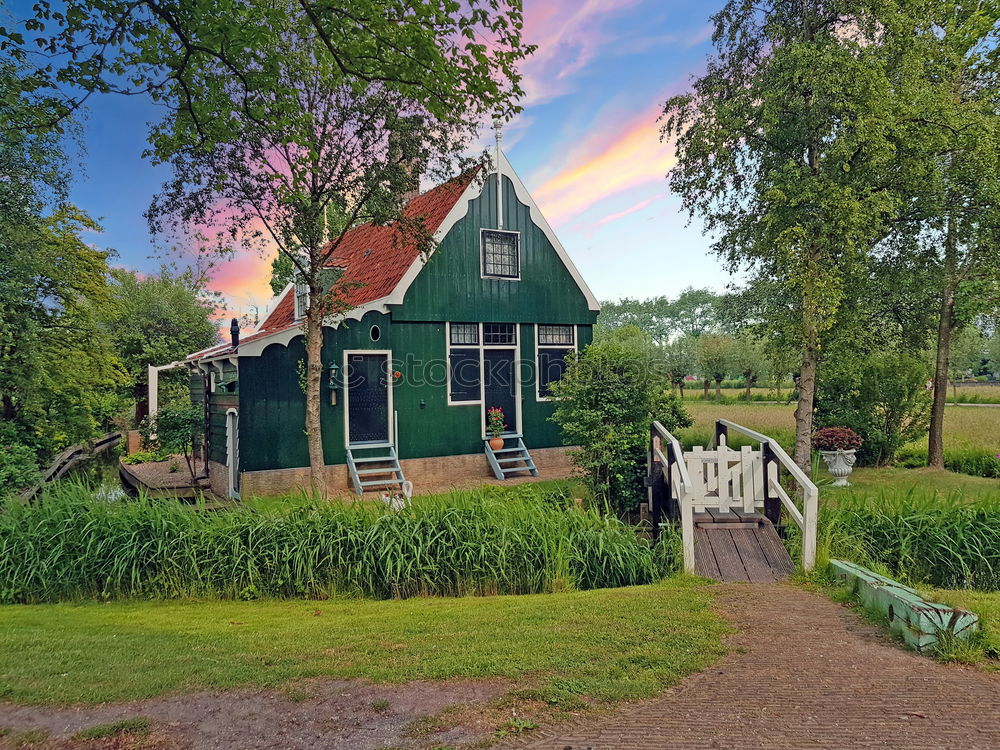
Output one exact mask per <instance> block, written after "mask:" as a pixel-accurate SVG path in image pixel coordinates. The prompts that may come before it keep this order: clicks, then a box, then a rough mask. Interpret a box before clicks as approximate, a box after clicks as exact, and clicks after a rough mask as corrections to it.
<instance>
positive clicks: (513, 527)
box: [0, 483, 676, 603]
mask: <svg viewBox="0 0 1000 750" xmlns="http://www.w3.org/2000/svg"><path fill="white" fill-rule="evenodd" d="M541 494H542V493H539V494H537V495H534V496H532V495H531V494H529V491H527V490H521V491H519V492H518V495H517V499H516V500H511V499H508V498H507V497H506V496H504V495H498V494H497V493H496V492H465V493H455V494H452V495H448V496H442V497H439V498H424V499H420V498H418V499H416V500H414V502H413V505H412V506H411V507H408V508H406V509H404V510H402V511H400V512H394V511H392V510H390V509H389V508H387V507H386V506H384V505H382V504H381V503H364V504H363V503H357V504H351V505H348V504H340V503H327V502H322V503H315V504H313V503H311V502H309V501H308V498H305V497H300V498H298V501H299V504H293V503H292V502H290V501H289V503H288V506H286V507H285V509H283V510H271V511H263V510H258V509H256V508H253V507H249V506H236V507H234V508H231V509H227V510H222V511H216V512H212V513H206V512H203V511H201V510H199V509H198V508H196V507H192V506H190V505H186V504H183V503H181V502H178V501H173V500H157V501H152V500H148V499H145V498H142V497H140V499H139V500H137V501H135V502H108V501H103V500H101V499H98V498H97V497H95V496H94V493H93V492H91V491H89V490H88V488H87V487H86V486H83V485H79V484H73V483H60V485H58V486H54V487H53V488H51V489H50V490H49V491H47V492H46V493H45V495H44V496H43V497H42V498H41V500H40V501H39V502H38V503H36V504H34V505H30V506H23V505H21V504H18V503H14V502H11V503H10V504H9V505H8V506H7V507H6V508H5V509H4V511H5V512H2V513H0V602H6V603H19V602H45V601H58V600H64V599H73V598H80V597H95V598H105V599H106V598H125V597H143V598H145V597H175V596H210V597H229V598H244V599H254V598H261V597H299V596H311V597H317V596H319V597H322V596H329V595H333V594H348V595H364V596H370V597H374V598H379V599H389V598H404V597H410V596H416V595H455V596H459V595H465V594H528V593H541V592H547V591H554V590H565V589H572V588H577V589H591V588H600V587H608V586H629V585H636V584H644V583H650V582H653V581H655V580H658V579H659V578H660V577H662V576H663V575H664V574H665V573H667V572H672V571H673V570H674V569H675V566H676V554H675V552H674V551H673V550H674V548H675V547H676V545H675V544H674V545H673V546H671V537H670V536H669V535H663V536H664V542H663V543H662V544H661V545H658V546H657V547H655V548H654V547H651V546H650V545H649V544H648V543H647V542H645V541H643V540H642V539H640V538H639V537H638V536H637V535H636V533H635V530H634V529H633V528H632V527H631V526H629V525H627V524H625V523H623V522H621V521H619V520H618V519H616V518H614V517H606V516H603V515H601V514H600V513H597V512H595V511H593V510H586V509H576V510H573V511H566V510H563V509H561V508H558V507H556V506H555V505H553V504H551V503H550V502H549V501H548V500H546V499H544V498H543V497H542V496H541Z"/></svg>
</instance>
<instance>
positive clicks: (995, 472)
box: [896, 445, 1000, 479]
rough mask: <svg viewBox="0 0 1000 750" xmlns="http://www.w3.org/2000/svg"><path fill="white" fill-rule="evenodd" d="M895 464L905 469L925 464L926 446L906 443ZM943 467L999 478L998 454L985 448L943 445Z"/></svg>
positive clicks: (977, 475)
mask: <svg viewBox="0 0 1000 750" xmlns="http://www.w3.org/2000/svg"><path fill="white" fill-rule="evenodd" d="M896 465H897V466H902V467H903V468H906V469H919V468H921V467H924V466H926V465H927V448H926V447H923V446H915V445H908V446H906V447H905V448H903V449H902V450H901V451H900V452H899V453H898V454H897V456H896ZM944 467H945V468H946V469H948V470H949V471H956V472H958V473H960V474H968V475H970V476H974V477H986V478H987V479H992V478H1000V454H997V453H994V452H993V451H991V450H987V449H985V448H974V447H971V446H959V447H957V448H949V447H947V446H946V447H945V449H944Z"/></svg>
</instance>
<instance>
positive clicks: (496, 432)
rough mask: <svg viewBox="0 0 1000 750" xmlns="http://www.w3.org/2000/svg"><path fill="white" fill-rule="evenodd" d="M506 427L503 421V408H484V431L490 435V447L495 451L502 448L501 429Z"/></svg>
mask: <svg viewBox="0 0 1000 750" xmlns="http://www.w3.org/2000/svg"><path fill="white" fill-rule="evenodd" d="M506 429H507V425H506V423H505V422H504V421H503V409H501V408H500V407H499V406H491V407H490V408H489V409H487V410H486V432H487V433H488V434H489V435H490V436H491V437H490V448H492V449H493V450H495V451H498V450H500V449H501V448H503V438H502V437H500V436H501V435H503V431H504V430H506Z"/></svg>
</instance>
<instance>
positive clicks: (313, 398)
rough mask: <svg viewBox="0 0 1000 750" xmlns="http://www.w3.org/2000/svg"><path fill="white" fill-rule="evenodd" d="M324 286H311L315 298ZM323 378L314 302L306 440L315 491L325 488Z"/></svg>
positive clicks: (319, 328) (317, 312)
mask: <svg viewBox="0 0 1000 750" xmlns="http://www.w3.org/2000/svg"><path fill="white" fill-rule="evenodd" d="M322 294H323V290H322V289H321V288H318V287H317V288H316V289H311V290H310V296H311V298H312V299H314V300H319V299H321V297H322ZM322 379H323V312H322V310H321V309H320V306H319V305H317V304H312V305H310V306H309V309H308V311H307V312H306V441H307V443H308V446H309V482H310V484H311V486H312V490H313V492H325V490H326V485H325V483H324V481H323V469H324V467H325V466H326V459H325V458H324V456H323V430H322V426H321V423H320V400H321V393H320V389H321V387H322Z"/></svg>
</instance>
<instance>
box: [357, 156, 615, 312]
mask: <svg viewBox="0 0 1000 750" xmlns="http://www.w3.org/2000/svg"><path fill="white" fill-rule="evenodd" d="M497 153H498V154H499V156H500V174H501V175H504V176H506V177H507V178H509V179H510V181H511V184H512V185H513V186H514V193H515V194H516V195H517V198H518V200H520V201H521V203H523V204H524V205H526V206H527V207H528V210H529V213H530V215H531V220H532V221H533V222H534V223H535V225H536V226H537V227H538V228H539V229H541V230H542V233H543V234H544V235H545V237H546V238H547V239H548V241H549V242H550V243H551V244H552V247H553V248H555V251H556V255H558V256H559V260H561V261H562V262H563V265H564V266H566V270H567V271H569V274H570V276H572V277H573V281H575V282H576V285H577V287H579V289H580V291H581V292H583V296H584V297H586V299H587V307H588V309H590V310H595V311H596V310H600V309H601V304H600V303H599V302H598V301H597V297H595V296H594V293H593V292H592V291H590V287H589V286H587V282H586V281H584V280H583V277H582V276H581V275H580V272H579V271H578V270H577V268H576V266H575V265H573V261H572V260H570V257H569V253H567V252H566V248H564V247H563V246H562V243H561V242H560V241H559V238H558V237H556V233H555V232H554V231H552V227H551V226H550V225H549V222H548V221H546V220H545V217H544V216H543V215H542V210H541V209H540V208H539V207H538V204H537V203H535V199H534V198H532V197H531V193H529V192H528V188H526V187H525V186H524V183H523V182H521V178H520V177H518V176H517V173H516V172H515V171H514V168H513V167H512V166H511V164H510V162H509V161H508V160H507V155H506V154H505V153H504V152H503V150H502V149H498V150H497ZM477 183H479V184H478V185H477ZM485 187H486V180H479V179H478V178H477V179H474V180H473V181H472V182H470V183H469V186H468V187H467V188H466V189H465V192H463V193H462V196H461V198H459V200H458V201H457V202H456V203H455V205H454V206H453V207H452V209H451V211H449V212H448V215H447V216H446V217H445V220H444V221H443V222H441V226H440V227H439V228H438V230H437V232H435V233H434V244H435V246H437V245H438V244H440V243H441V241H442V240H444V238H445V235H447V234H448V232H449V231H451V228H452V227H453V226H455V225H456V224H457V223H458V222H459V221H461V220H462V219H464V218H465V216H466V214H468V213H469V201H471V200H474V199H475V198H478V197H479V196H480V195H482V193H483V189H484V188H485ZM431 254H433V251H432V253H431ZM425 262H426V261H425V259H424V258H417V259H416V260H414V261H413V264H412V265H411V266H410V267H409V269H407V271H406V273H405V274H404V275H403V278H402V279H400V280H399V283H398V284H397V285H396V288H395V289H393V290H392V294H390V295H388V296H387V297H383V298H382V299H380V300H376V301H377V302H381V303H383V304H385V305H401V304H403V298H404V297H405V296H406V292H407V290H408V289H409V288H410V285H411V284H413V282H414V280H415V279H416V278H417V274H419V273H420V271H421V269H422V268H423V266H424V263H425Z"/></svg>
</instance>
